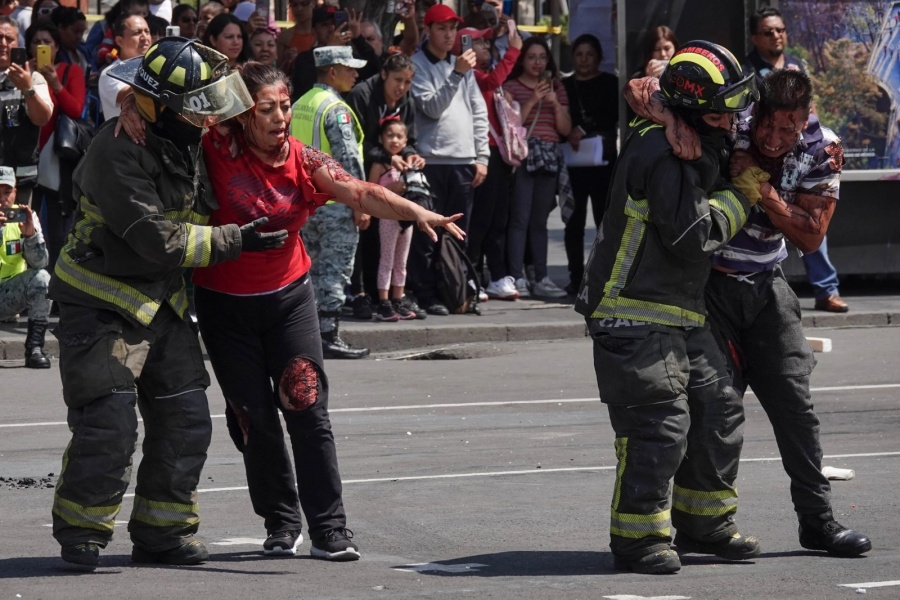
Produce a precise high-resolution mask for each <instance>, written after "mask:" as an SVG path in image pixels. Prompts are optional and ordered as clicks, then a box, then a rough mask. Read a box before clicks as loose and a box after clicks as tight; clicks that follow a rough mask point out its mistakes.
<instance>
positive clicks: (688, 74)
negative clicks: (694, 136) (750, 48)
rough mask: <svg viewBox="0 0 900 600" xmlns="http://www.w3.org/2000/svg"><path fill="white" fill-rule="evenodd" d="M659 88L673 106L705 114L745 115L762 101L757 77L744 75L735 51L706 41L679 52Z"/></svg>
mask: <svg viewBox="0 0 900 600" xmlns="http://www.w3.org/2000/svg"><path fill="white" fill-rule="evenodd" d="M659 87H660V91H661V92H662V96H663V98H664V99H665V101H666V103H667V104H668V105H669V106H672V107H676V108H677V107H682V108H687V109H690V110H696V111H700V112H704V113H711V112H718V113H721V112H741V111H742V110H744V109H746V108H747V107H748V106H750V104H751V103H752V102H755V101H756V100H758V99H759V92H758V91H757V89H756V76H755V74H754V73H752V72H751V73H750V74H748V75H744V73H743V72H742V71H741V66H740V64H738V61H737V59H735V57H734V55H733V54H732V53H731V52H729V51H728V50H727V49H726V48H723V47H722V46H719V45H718V44H713V43H712V42H706V41H703V40H696V41H693V42H688V43H686V44H685V45H683V46H682V47H681V48H679V49H678V51H677V52H676V53H675V55H674V56H673V57H672V60H670V61H669V65H668V66H667V67H666V69H665V71H663V73H662V75H661V76H660V78H659Z"/></svg>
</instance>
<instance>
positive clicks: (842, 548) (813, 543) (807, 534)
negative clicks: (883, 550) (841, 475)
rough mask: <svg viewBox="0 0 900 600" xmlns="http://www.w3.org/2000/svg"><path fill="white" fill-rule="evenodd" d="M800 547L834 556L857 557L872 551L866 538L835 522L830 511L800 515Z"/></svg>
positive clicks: (870, 543) (870, 544)
mask: <svg viewBox="0 0 900 600" xmlns="http://www.w3.org/2000/svg"><path fill="white" fill-rule="evenodd" d="M800 545H801V546H803V547H804V548H806V549H807V550H825V551H826V552H828V553H829V554H832V555H834V556H859V555H860V554H863V553H865V552H868V551H869V550H871V549H872V542H871V541H870V540H869V538H868V537H866V536H864V535H863V534H861V533H859V532H858V531H853V530H852V529H848V528H846V527H844V526H843V525H841V524H840V523H838V522H837V521H835V520H834V514H833V513H832V512H831V511H830V510H829V511H826V512H824V513H822V514H820V515H800Z"/></svg>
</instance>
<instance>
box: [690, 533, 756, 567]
mask: <svg viewBox="0 0 900 600" xmlns="http://www.w3.org/2000/svg"><path fill="white" fill-rule="evenodd" d="M675 545H676V546H678V552H679V553H680V554H712V555H714V556H718V557H719V558H724V559H725V560H748V559H750V558H756V557H757V556H759V552H760V550H759V540H757V539H756V538H755V537H753V536H752V535H748V536H743V535H741V534H740V533H735V534H734V535H732V536H730V537H727V538H724V539H721V540H717V541H715V542H707V541H703V540H696V539H694V538H692V537H690V536H688V535H685V534H683V533H681V532H680V531H679V532H678V533H676V534H675Z"/></svg>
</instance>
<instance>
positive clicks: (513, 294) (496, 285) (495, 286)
mask: <svg viewBox="0 0 900 600" xmlns="http://www.w3.org/2000/svg"><path fill="white" fill-rule="evenodd" d="M487 295H488V298H493V299H494V300H515V299H516V298H518V297H519V292H518V291H517V290H516V280H515V279H513V278H512V277H504V278H502V279H498V280H497V281H492V282H490V283H489V284H488V286H487Z"/></svg>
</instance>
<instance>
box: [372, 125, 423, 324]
mask: <svg viewBox="0 0 900 600" xmlns="http://www.w3.org/2000/svg"><path fill="white" fill-rule="evenodd" d="M378 140H379V142H380V143H381V147H382V148H384V151H385V152H387V154H388V162H387V164H385V163H382V162H376V163H374V164H373V165H372V167H371V168H370V169H369V181H370V182H373V183H377V184H379V185H381V186H383V187H385V188H387V189H389V190H391V191H392V192H394V193H396V194H399V195H401V196H403V195H405V194H406V193H407V191H408V188H407V183H406V180H405V177H404V174H403V173H401V172H400V171H399V170H397V169H395V168H394V167H392V166H391V165H390V159H391V158H393V157H394V156H397V155H399V154H400V151H401V150H403V149H404V148H405V147H406V141H407V140H406V124H405V123H403V121H401V120H400V117H399V115H398V114H396V113H395V114H393V115H390V116H388V117H386V118H385V119H382V122H381V135H380V136H379V138H378ZM419 191H420V192H421V191H422V190H419ZM413 201H415V200H413ZM410 225H411V223H409V222H400V221H395V220H391V219H381V220H380V221H379V222H378V234H379V238H380V240H381V259H380V260H379V262H378V281H377V285H378V308H377V311H376V313H375V318H376V319H378V320H379V321H399V320H400V319H403V320H408V319H415V318H416V313H415V311H413V310H412V309H411V307H410V306H409V303H408V301H407V299H406V296H405V295H404V286H405V285H406V259H407V257H408V256H409V246H410V243H411V242H412V227H410ZM389 293H390V295H389Z"/></svg>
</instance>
